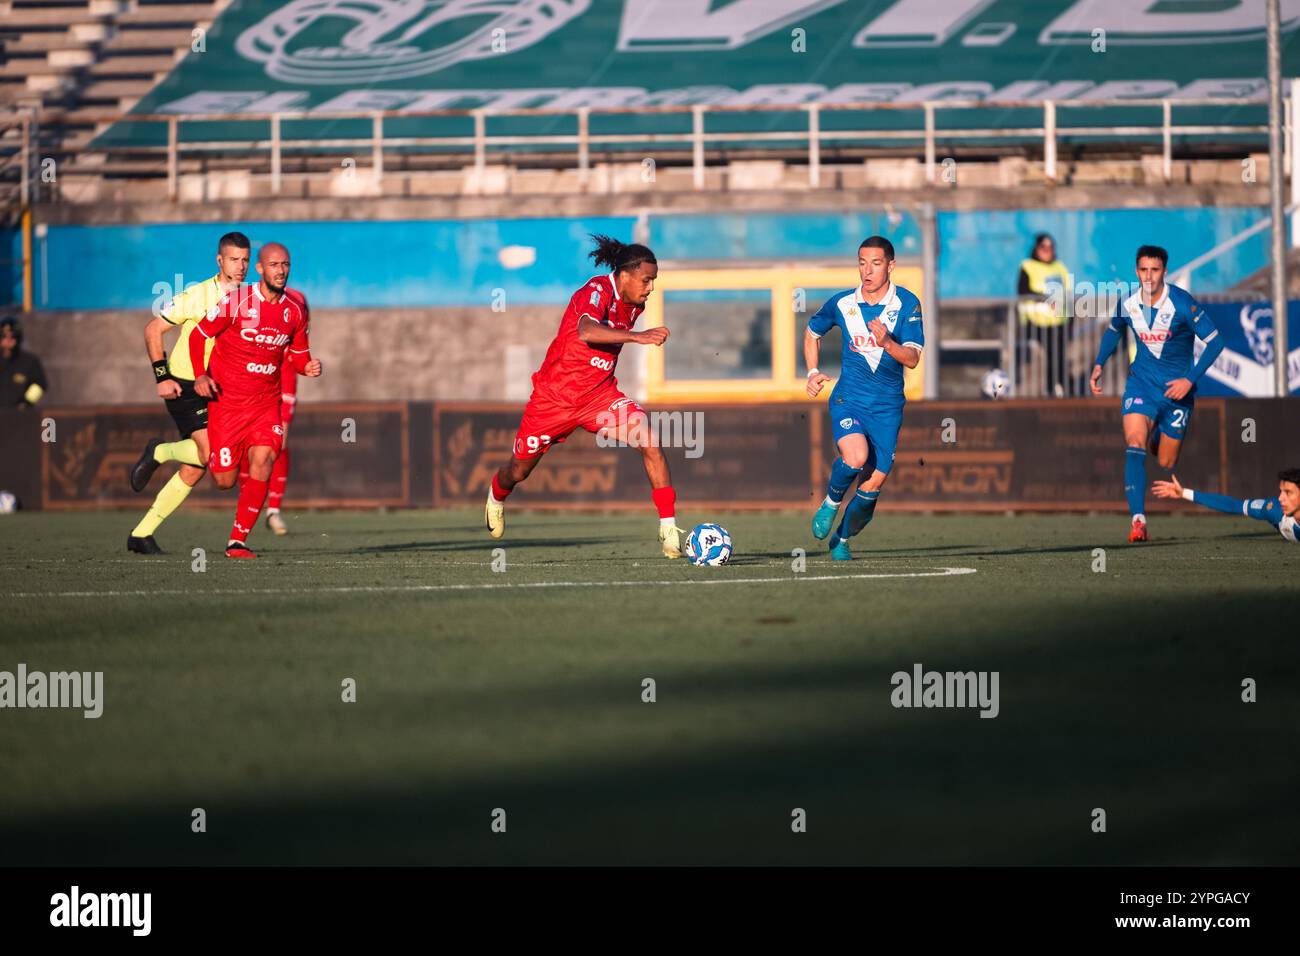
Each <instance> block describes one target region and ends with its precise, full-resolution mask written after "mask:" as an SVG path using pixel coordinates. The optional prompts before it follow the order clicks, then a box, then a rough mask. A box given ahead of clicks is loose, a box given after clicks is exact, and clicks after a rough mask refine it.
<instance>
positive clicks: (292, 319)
mask: <svg viewBox="0 0 1300 956" xmlns="http://www.w3.org/2000/svg"><path fill="white" fill-rule="evenodd" d="M257 271H258V273H259V274H260V275H261V280H260V281H259V282H258V283H257V285H253V286H241V287H240V288H238V289H236V290H235V291H234V292H232V293H230V294H229V295H228V296H226V297H225V298H224V299H222V300H221V302H220V303H219V304H218V305H217V307H216V308H215V309H213V310H212V312H210V313H209V314H208V317H207V318H205V319H204V320H203V321H202V322H200V323H199V324H198V326H197V327H196V328H197V330H198V332H199V333H200V334H199V335H191V336H190V360H191V361H192V362H193V363H194V371H195V373H196V375H195V379H194V390H195V391H196V392H198V394H200V395H202V396H203V397H204V398H208V399H210V400H211V401H210V403H209V405H208V446H209V449H210V451H209V454H208V470H209V471H211V472H212V479H213V481H215V482H216V484H217V487H218V488H231V487H234V484H235V480H236V479H237V478H238V476H239V469H240V464H241V462H242V461H243V459H244V456H245V455H247V457H248V479H247V480H246V481H244V483H243V484H242V485H240V488H239V503H238V505H237V506H236V509H235V523H234V527H232V528H231V531H230V541H229V543H228V544H227V545H226V557H228V558H255V557H257V555H256V554H254V553H253V552H252V551H251V550H250V549H249V547H248V544H247V541H248V534H249V532H250V531H251V530H252V529H253V527H254V526H255V525H256V524H257V518H258V515H260V514H261V512H262V503H263V502H264V501H265V500H266V490H267V483H268V481H269V480H270V477H271V469H272V466H273V465H274V463H275V459H276V456H277V455H278V454H279V452H280V447H281V444H282V442H283V439H284V426H283V424H282V421H281V415H280V396H281V392H282V389H281V381H280V380H281V368H282V366H283V365H284V364H285V363H286V362H289V363H291V364H292V365H293V368H294V370H295V371H296V372H297V373H298V374H299V375H307V376H311V377H315V376H317V375H320V373H321V363H320V362H319V361H318V360H316V359H313V358H312V357H311V346H310V345H309V344H308V341H307V325H308V321H309V313H308V310H307V300H306V299H305V298H304V297H303V295H302V293H300V292H298V291H297V290H295V289H290V288H288V287H287V286H288V282H289V250H288V249H286V248H285V247H284V246H282V245H280V244H279V243H278V242H269V243H267V244H266V245H265V246H263V247H262V248H261V250H260V251H259V252H258V254H257ZM207 339H216V345H215V346H214V347H213V349H212V362H211V365H210V366H209V367H205V363H204V356H203V352H204V343H205V341H206V340H207Z"/></svg>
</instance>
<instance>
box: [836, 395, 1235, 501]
mask: <svg viewBox="0 0 1300 956" xmlns="http://www.w3.org/2000/svg"><path fill="white" fill-rule="evenodd" d="M1223 430H1224V408H1223V403H1222V402H1217V401H1205V402H1201V403H1198V404H1197V407H1196V412H1195V413H1194V415H1193V418H1192V424H1191V427H1190V428H1189V429H1188V431H1187V435H1186V438H1185V439H1184V442H1183V448H1182V454H1181V456H1180V458H1179V469H1180V470H1181V471H1183V472H1185V473H1186V474H1187V475H1195V476H1197V477H1196V481H1197V484H1196V487H1198V488H1202V489H1204V490H1205V491H1219V490H1220V488H1221V487H1222V484H1223V480H1224V473H1223V465H1224V460H1225V459H1224V456H1223V455H1222V454H1221V451H1222V449H1221V436H1222V434H1223ZM822 451H823V458H824V459H825V464H824V465H823V471H822V481H825V479H826V477H828V476H829V473H830V461H831V460H833V458H834V457H835V449H834V448H833V446H832V444H831V441H830V439H829V438H827V439H826V440H825V441H824V444H823V449H822ZM1157 474H1158V471H1157V469H1156V468H1155V463H1154V456H1152V461H1151V462H1150V467H1149V468H1148V478H1149V479H1150V478H1154V477H1155V476H1156V475H1157ZM1123 487H1124V438H1123V433H1122V431H1121V426H1120V415H1119V402H1118V401H1117V400H1113V399H1112V400H1105V399H1098V400H1096V401H1091V400H1086V399H1084V400H1078V401H1068V400H1057V401H1023V402H1018V401H1008V402H997V403H994V402H915V403H912V404H909V405H908V406H907V409H906V411H905V412H904V414H903V428H902V430H901V432H900V433H899V436H898V452H897V455H896V457H895V459H894V467H893V470H892V472H891V473H890V476H889V484H888V485H887V486H886V493H885V494H884V495H883V496H882V497H881V507H885V506H886V505H888V506H890V507H895V508H898V507H906V508H911V509H917V510H921V509H926V510H928V509H949V508H954V509H957V510H986V511H1001V510H1006V509H1017V510H1023V511H1058V510H1069V511H1078V510H1091V509H1106V508H1122V507H1124V501H1123ZM1151 505H1152V510H1160V509H1161V508H1164V507H1168V506H1167V505H1164V504H1157V503H1156V502H1155V501H1154V499H1153V500H1152V501H1151Z"/></svg>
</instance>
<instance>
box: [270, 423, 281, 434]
mask: <svg viewBox="0 0 1300 956" xmlns="http://www.w3.org/2000/svg"><path fill="white" fill-rule="evenodd" d="M271 431H273V432H275V433H276V434H277V435H283V434H284V426H283V425H272V426H271Z"/></svg>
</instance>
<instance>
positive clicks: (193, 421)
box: [126, 232, 250, 554]
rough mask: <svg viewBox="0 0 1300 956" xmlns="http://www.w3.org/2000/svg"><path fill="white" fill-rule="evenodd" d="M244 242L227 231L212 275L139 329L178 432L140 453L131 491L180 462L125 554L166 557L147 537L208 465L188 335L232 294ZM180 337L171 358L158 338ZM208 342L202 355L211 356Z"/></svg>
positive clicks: (204, 406) (204, 409)
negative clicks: (166, 465) (168, 463)
mask: <svg viewBox="0 0 1300 956" xmlns="http://www.w3.org/2000/svg"><path fill="white" fill-rule="evenodd" d="M249 248H250V243H249V241H248V237H247V236H245V235H244V234H243V233H242V232H228V233H226V234H225V235H224V236H222V237H221V239H220V240H219V241H218V242H217V274H216V275H214V276H213V277H212V278H211V279H208V280H207V281H206V282H201V283H199V284H198V285H195V286H190V287H189V288H188V289H186V290H185V291H184V292H181V293H179V294H177V295H176V297H175V298H173V299H172V300H171V301H170V302H168V303H167V305H166V306H165V307H164V308H163V309H162V311H161V313H160V314H159V315H156V316H154V317H153V318H152V319H150V320H149V323H148V324H147V325H146V326H145V327H144V342H145V348H146V349H148V352H149V361H150V362H152V363H153V374H154V379H155V381H156V382H157V386H158V397H159V398H161V399H163V400H164V401H165V402H166V404H167V412H168V414H170V415H171V417H172V421H174V422H175V423H176V428H177V429H178V430H179V431H180V433H181V438H180V441H174V442H163V441H162V440H161V439H158V438H152V439H150V440H149V444H148V445H146V446H145V449H144V454H142V455H141V456H140V460H139V461H137V462H136V463H135V465H134V466H132V468H131V473H130V480H131V489H132V490H133V491H137V492H138V491H143V490H144V488H145V486H146V485H148V484H149V479H150V478H152V477H153V473H154V471H156V470H157V468H158V466H159V465H161V464H162V463H163V462H165V461H175V462H179V463H180V468H179V469H178V470H177V472H176V474H174V475H172V477H171V480H170V481H168V482H167V484H165V485H163V487H162V490H161V491H159V492H158V495H157V497H155V498H154V500H153V504H152V505H150V506H149V510H148V511H146V512H145V515H144V517H143V518H141V519H140V523H139V524H137V525H136V526H135V528H134V529H133V530H132V531H131V535H130V537H128V538H127V539H126V550H127V551H131V552H133V553H135V554H166V553H167V552H165V551H163V549H162V548H160V547H159V546H158V542H157V541H155V540H154V539H153V533H154V532H155V531H156V530H158V526H159V525H160V524H162V523H163V520H164V519H165V518H166V517H167V516H168V515H169V514H171V513H172V512H173V511H175V510H176V509H177V508H178V507H180V504H181V502H182V501H184V500H185V499H186V497H187V496H188V495H189V493H190V489H191V488H193V487H194V486H195V485H196V484H198V483H199V479H201V478H202V477H203V473H204V472H205V471H206V470H207V463H208V402H207V399H205V398H203V397H202V396H200V395H199V394H198V393H197V392H195V391H194V369H193V368H192V367H191V365H190V345H189V337H190V335H191V334H193V332H194V327H195V326H197V325H198V324H199V323H200V322H202V321H203V319H204V318H205V317H206V316H207V314H208V313H209V312H211V311H212V310H213V309H215V308H216V307H217V304H218V303H220V302H221V300H222V299H223V298H225V296H226V295H227V293H229V292H233V291H234V290H235V289H237V288H239V286H240V285H241V284H242V283H243V281H244V276H246V275H247V274H248V258H249ZM178 326H179V328H180V330H181V334H180V337H179V338H178V339H177V341H176V347H175V348H174V349H172V354H171V358H170V359H169V358H168V357H167V354H166V352H164V351H163V335H164V334H165V333H167V332H169V331H171V330H172V329H174V328H176V327H178ZM212 345H213V343H212V341H209V342H208V343H207V353H206V354H207V355H208V356H211V354H212Z"/></svg>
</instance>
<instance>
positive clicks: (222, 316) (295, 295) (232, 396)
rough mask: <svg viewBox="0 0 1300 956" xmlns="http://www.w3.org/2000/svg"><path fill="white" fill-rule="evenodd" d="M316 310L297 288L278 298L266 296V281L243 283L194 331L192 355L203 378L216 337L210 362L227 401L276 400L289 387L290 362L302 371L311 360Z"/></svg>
mask: <svg viewBox="0 0 1300 956" xmlns="http://www.w3.org/2000/svg"><path fill="white" fill-rule="evenodd" d="M309 320H310V314H309V312H308V309H307V300H306V299H305V298H303V295H302V293H301V292H298V291H297V290H296V289H285V290H284V295H282V296H280V299H279V301H278V302H268V301H267V300H266V299H265V298H263V297H262V290H261V286H260V284H259V285H246V286H241V287H240V288H238V289H236V290H235V291H234V292H231V293H230V294H229V295H227V296H226V297H225V298H224V299H222V300H221V302H219V303H218V304H217V307H216V308H215V309H213V310H212V311H211V312H209V313H208V316H207V318H205V319H204V320H203V321H202V322H200V323H199V324H198V325H197V326H196V328H197V329H198V331H199V333H200V335H191V336H190V358H191V360H192V361H193V362H194V373H195V377H196V378H197V377H198V376H199V375H202V374H203V371H204V365H203V345H204V342H205V340H206V339H216V345H215V346H214V347H213V349H212V361H211V362H210V363H209V365H208V368H207V374H209V375H211V376H212V378H213V379H214V380H215V381H216V383H217V385H218V386H219V387H220V389H221V395H220V399H219V401H221V402H223V403H225V404H227V405H232V404H234V405H259V404H268V403H270V404H275V403H278V402H279V400H280V395H281V392H282V391H283V388H284V386H283V382H282V377H283V375H284V371H283V370H284V367H285V366H287V365H292V368H293V370H294V374H297V373H299V372H301V371H302V370H303V368H305V367H306V365H307V363H308V362H309V361H311V346H310V345H309V344H308V342H307V325H308V322H309Z"/></svg>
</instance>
